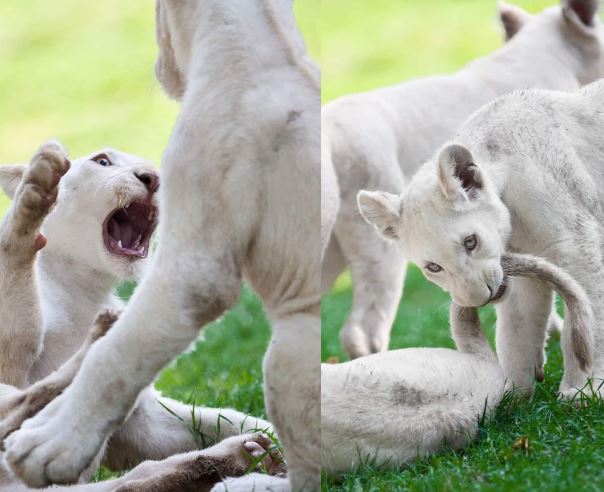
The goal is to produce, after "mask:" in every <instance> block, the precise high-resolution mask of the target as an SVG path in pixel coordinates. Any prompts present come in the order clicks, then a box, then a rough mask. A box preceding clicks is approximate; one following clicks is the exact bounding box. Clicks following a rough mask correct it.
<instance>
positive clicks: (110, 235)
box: [103, 202, 157, 259]
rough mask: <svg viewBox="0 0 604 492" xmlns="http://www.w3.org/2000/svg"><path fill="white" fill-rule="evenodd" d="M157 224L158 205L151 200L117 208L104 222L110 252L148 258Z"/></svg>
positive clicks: (106, 243)
mask: <svg viewBox="0 0 604 492" xmlns="http://www.w3.org/2000/svg"><path fill="white" fill-rule="evenodd" d="M156 226H157V207H156V206H154V205H153V204H152V203H150V202H132V203H131V204H130V205H128V206H126V207H122V208H118V209H115V210H114V211H113V212H111V213H110V214H109V216H108V217H107V218H106V219H105V222H104V223H103V238H104V240H105V246H106V247H107V249H108V250H109V252H110V253H113V254H116V255H119V256H125V257H129V258H133V259H135V258H146V257H147V254H148V253H149V242H150V241H151V236H152V235H153V231H155V227H156Z"/></svg>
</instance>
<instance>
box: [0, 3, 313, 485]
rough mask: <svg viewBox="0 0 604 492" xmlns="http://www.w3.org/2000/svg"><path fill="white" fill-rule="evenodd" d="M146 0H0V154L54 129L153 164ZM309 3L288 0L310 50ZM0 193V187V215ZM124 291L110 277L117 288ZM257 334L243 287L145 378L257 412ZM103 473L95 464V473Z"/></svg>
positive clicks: (159, 100)
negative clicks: (233, 302)
mask: <svg viewBox="0 0 604 492" xmlns="http://www.w3.org/2000/svg"><path fill="white" fill-rule="evenodd" d="M154 4H155V2H153V1H151V0H147V1H132V2H130V1H123V0H102V1H99V2H84V1H81V0H54V1H52V2H49V1H48V0H3V1H2V2H0V94H1V96H0V97H1V100H2V102H1V104H0V162H2V163H10V162H27V161H28V160H29V158H30V156H31V155H32V154H33V152H34V151H35V150H36V149H37V147H38V146H39V145H40V144H41V143H42V142H44V141H45V140H47V139H48V138H51V137H56V138H59V139H60V140H61V141H62V142H63V143H64V144H65V145H66V146H67V148H68V149H69V150H70V153H71V155H73V156H79V155H82V154H84V153H88V152H91V151H93V150H94V149H97V148H99V147H104V146H112V147H116V148H118V149H122V150H124V151H126V152H131V153H134V154H139V155H142V156H145V157H147V158H149V159H151V160H153V161H154V162H156V163H158V165H159V162H160V158H161V153H162V151H163V149H164V147H165V145H166V143H167V141H168V137H169V134H170V131H171V128H172V125H173V123H174V120H175V118H176V115H177V112H178V105H177V104H176V103H174V102H171V101H170V100H168V99H167V97H166V96H165V95H164V94H163V92H162V91H161V89H160V87H159V85H158V83H157V82H156V81H155V78H154V75H153V65H154V63H155V57H156V54H157V48H156V44H155V27H154V21H155V15H154ZM319 5H320V4H319V0H299V1H296V5H295V9H296V14H297V16H298V20H299V22H300V25H301V28H302V31H303V33H304V35H305V38H306V40H307V43H308V46H309V50H310V52H311V54H312V55H314V56H315V57H317V58H318V54H319V49H320V39H319V15H318V14H319ZM8 205H9V201H8V199H7V198H6V197H5V196H4V195H3V194H2V193H1V192H0V217H1V216H2V215H4V213H5V211H6V210H7V208H8ZM130 291H131V286H124V287H122V288H121V293H122V295H124V296H126V297H127V296H128V295H129V293H130ZM269 336H270V330H269V326H268V323H267V320H266V317H265V315H264V311H263V308H262V305H261V303H260V301H259V300H258V298H257V297H256V296H255V295H254V294H253V293H252V292H251V290H250V289H249V288H247V287H246V288H244V290H243V293H242V295H241V299H240V301H239V303H238V304H237V306H236V307H235V308H234V309H232V310H231V311H229V312H228V313H227V314H226V315H225V316H224V317H223V318H222V319H220V320H219V321H217V322H215V323H212V324H211V325H210V326H208V327H207V329H206V330H204V332H203V340H200V341H199V342H197V343H196V344H195V345H194V346H193V347H192V349H191V350H190V351H189V352H187V353H186V354H184V355H182V356H181V357H180V358H178V359H177V360H176V361H175V362H174V363H173V364H171V365H170V366H169V367H168V368H166V369H165V370H164V371H163V372H162V373H161V374H160V375H159V378H158V380H157V387H158V388H159V389H160V390H161V391H162V392H163V393H164V394H165V395H166V396H170V397H173V398H178V399H180V400H183V401H185V402H195V403H196V404H197V405H205V406H213V407H233V408H236V409H238V410H240V411H242V412H245V413H250V414H253V415H258V416H262V417H266V412H265V408H264V400H263V386H262V384H263V383H262V358H263V355H264V352H265V350H266V347H267V344H268V340H269ZM109 476H111V475H108V474H107V473H106V472H105V471H101V472H100V474H99V475H98V476H97V479H100V478H107V477H109Z"/></svg>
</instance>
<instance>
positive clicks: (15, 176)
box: [0, 164, 27, 200]
mask: <svg viewBox="0 0 604 492" xmlns="http://www.w3.org/2000/svg"><path fill="white" fill-rule="evenodd" d="M26 169H27V166H24V165H21V164H16V165H10V166H0V188H2V191H4V193H6V194H7V195H8V197H9V198H10V199H11V200H12V199H13V198H14V196H15V191H17V187H18V186H19V183H21V178H22V177H23V173H24V172H25V170H26Z"/></svg>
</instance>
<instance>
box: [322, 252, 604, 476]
mask: <svg viewBox="0 0 604 492" xmlns="http://www.w3.org/2000/svg"><path fill="white" fill-rule="evenodd" d="M501 266H502V268H503V270H504V272H505V274H506V275H512V276H516V275H518V276H521V277H522V276H524V277H527V278H528V277H530V278H536V279H538V280H540V281H542V282H545V283H546V284H547V285H549V286H550V287H552V288H555V289H556V290H557V291H558V292H559V293H560V295H561V296H562V297H563V299H564V300H565V302H566V307H567V316H566V317H565V327H564V334H565V335H566V334H570V335H571V338H573V337H574V338H575V340H579V341H584V342H586V343H587V345H585V346H584V348H585V349H586V350H585V352H584V353H585V356H586V359H590V357H591V355H592V354H591V346H590V345H589V340H588V339H589V336H588V335H589V328H590V326H591V325H592V324H593V319H594V318H593V312H592V309H591V305H590V302H589V300H588V298H587V295H586V294H585V292H584V291H583V289H582V288H581V287H580V286H579V284H578V283H577V282H576V281H575V280H574V279H572V278H571V277H569V275H568V274H567V273H566V272H564V271H563V270H561V269H559V268H556V267H555V266H554V265H552V264H550V263H548V262H547V261H544V260H542V259H541V258H535V257H531V256H526V255H518V254H509V253H508V254H506V255H505V256H504V257H502V265H501ZM450 322H451V331H452V335H453V339H454V340H455V344H456V346H457V350H449V349H440V348H435V349H433V348H408V349H403V350H394V351H391V352H384V353H380V354H373V355H371V356H366V357H361V358H358V359H356V360H354V361H351V362H346V363H344V364H337V365H330V364H323V365H322V367H321V450H322V463H323V467H324V469H325V470H326V471H327V472H329V473H333V474H335V473H341V472H346V471H350V470H351V469H353V468H355V467H356V466H358V465H361V464H364V463H370V464H372V465H378V466H386V467H390V468H392V467H396V466H398V465H400V464H404V463H408V462H410V461H413V460H415V459H417V458H421V457H424V456H426V455H430V454H435V453H439V452H441V451H442V450H444V449H457V448H461V447H464V446H466V445H467V444H468V443H469V442H471V441H472V440H473V439H474V438H475V436H476V434H477V430H478V424H479V422H480V419H481V418H483V417H487V416H489V415H490V414H491V412H492V410H493V409H494V408H495V407H496V406H497V405H498V403H499V402H500V400H501V398H502V396H503V393H504V387H505V378H504V374H503V371H502V370H501V368H500V366H499V364H498V361H497V358H496V357H495V354H493V352H492V351H491V348H490V347H489V344H488V342H487V340H486V338H485V336H484V334H483V332H482V328H481V326H480V319H479V317H478V310H477V308H475V307H460V306H459V305H455V304H452V305H451V311H450ZM580 345H582V343H579V344H578V345H576V347H578V346H580ZM568 348H569V349H570V348H571V347H568Z"/></svg>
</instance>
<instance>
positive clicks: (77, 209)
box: [0, 142, 271, 470]
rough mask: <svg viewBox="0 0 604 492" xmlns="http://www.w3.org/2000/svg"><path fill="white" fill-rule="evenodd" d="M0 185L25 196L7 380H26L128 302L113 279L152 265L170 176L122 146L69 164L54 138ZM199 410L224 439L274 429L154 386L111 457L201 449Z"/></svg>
mask: <svg viewBox="0 0 604 492" xmlns="http://www.w3.org/2000/svg"><path fill="white" fill-rule="evenodd" d="M68 169H69V171H67V170H68ZM59 181H60V186H59ZM0 186H1V187H2V189H3V190H4V191H5V192H6V193H7V194H8V195H9V196H10V197H13V196H15V194H16V200H15V203H14V204H13V207H11V209H10V210H9V212H8V214H7V216H6V217H5V219H4V221H3V223H2V226H1V227H0V247H1V248H2V250H1V251H0V273H1V275H0V341H1V342H2V343H0V350H2V353H1V357H0V383H4V384H6V385H11V386H15V387H21V388H22V387H26V386H28V385H30V384H32V383H34V382H36V381H39V380H41V379H42V378H45V377H47V376H48V375H49V374H50V373H52V372H53V371H55V370H57V369H58V368H59V367H60V366H61V365H62V364H63V363H64V362H65V361H67V359H69V358H70V357H72V356H73V355H74V353H76V352H77V351H78V349H79V348H80V347H81V346H82V345H83V343H84V341H85V339H86V336H87V334H88V331H89V327H90V326H92V325H93V323H94V320H95V318H96V317H97V315H98V314H99V312H101V311H103V310H106V309H108V308H112V309H115V308H120V307H121V306H122V302H121V301H120V300H119V299H118V298H117V297H116V296H115V295H114V289H115V287H116V285H117V284H118V283H119V282H120V281H122V280H126V279H131V278H133V277H135V276H136V275H137V274H139V273H140V272H141V270H142V269H143V267H144V265H145V258H146V257H147V256H148V254H149V246H150V241H151V237H152V234H153V232H154V230H155V226H156V224H157V219H158V208H157V198H156V192H157V190H158V188H159V177H158V174H157V172H156V171H155V169H154V168H153V167H152V166H151V164H150V163H149V162H148V161H146V160H145V159H143V158H142V157H138V156H134V155H130V154H126V153H124V152H121V151H118V150H115V149H103V150H99V151H96V152H94V153H92V154H90V155H88V156H85V157H82V158H80V159H76V160H74V161H73V162H72V163H71V164H70V163H69V161H68V160H67V158H66V157H65V153H64V150H63V148H62V147H61V146H60V144H58V143H56V142H55V143H50V144H47V145H45V146H43V147H42V148H41V150H40V151H39V152H38V153H37V154H36V156H35V157H34V158H33V160H32V164H31V165H30V166H22V165H13V166H0ZM55 201H56V204H54V202H55ZM53 204H54V205H53ZM51 207H54V208H51ZM40 227H41V233H40V232H39V231H40ZM112 363H113V364H115V365H116V366H117V365H119V364H120V360H113V361H112ZM110 397H111V396H110V395H108V396H107V398H110ZM164 406H165V407H168V408H169V409H170V410H171V411H173V412H175V413H176V414H177V415H178V416H179V417H180V418H182V419H183V420H184V422H185V424H183V423H182V422H181V421H179V420H178V419H176V418H175V417H174V416H172V415H170V414H169V413H168V412H167V411H166V409H165V408H164ZM223 417H224V418H223ZM193 418H194V419H195V422H196V425H200V431H201V432H203V433H204V434H205V435H207V436H208V437H209V438H210V439H209V440H210V441H212V440H214V441H216V442H218V441H222V440H223V439H225V438H227V437H230V436H235V435H239V434H243V433H247V432H249V431H252V430H256V429H267V430H270V428H271V426H270V424H269V423H268V422H266V421H263V420H261V419H256V418H253V417H249V416H247V415H244V414H242V413H240V412H237V411H235V410H229V409H211V408H202V407H201V408H195V409H193V408H192V407H190V406H189V405H184V404H182V403H180V402H177V401H174V400H171V399H167V398H163V397H161V396H160V395H159V394H158V393H157V392H156V391H155V390H154V389H153V388H152V387H149V388H147V389H145V390H143V392H142V393H141V394H140V396H139V397H138V400H137V403H136V405H135V407H134V410H133V411H132V412H130V415H129V417H128V418H127V419H126V420H125V421H124V422H123V423H122V424H121V426H120V427H119V428H118V430H117V431H116V432H115V433H113V435H112V436H111V440H110V443H109V445H108V446H107V448H106V450H105V452H104V454H103V460H104V462H105V464H106V465H107V466H109V467H110V468H113V469H117V470H123V469H127V468H130V467H132V466H134V465H136V464H138V463H140V462H142V461H143V460H147V459H155V460H157V459H163V458H166V457H168V456H171V455H174V454H176V453H182V452H185V451H190V450H195V449H197V443H196V441H195V438H194V436H193V435H192V433H191V432H190V428H188V427H187V423H191V422H192V421H193V420H192V419H193ZM219 419H220V420H221V422H220V426H217V422H218V420H219ZM218 429H219V430H218Z"/></svg>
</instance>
